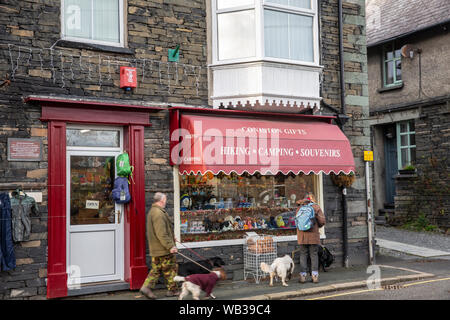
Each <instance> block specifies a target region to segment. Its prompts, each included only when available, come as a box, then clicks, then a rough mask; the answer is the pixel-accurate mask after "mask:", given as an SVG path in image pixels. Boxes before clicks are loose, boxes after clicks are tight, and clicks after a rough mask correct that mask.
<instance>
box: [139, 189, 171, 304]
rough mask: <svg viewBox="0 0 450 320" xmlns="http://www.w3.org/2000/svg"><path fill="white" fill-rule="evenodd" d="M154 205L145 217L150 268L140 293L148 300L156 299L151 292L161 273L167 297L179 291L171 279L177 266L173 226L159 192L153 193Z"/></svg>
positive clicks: (165, 198) (161, 194)
mask: <svg viewBox="0 0 450 320" xmlns="http://www.w3.org/2000/svg"><path fill="white" fill-rule="evenodd" d="M153 200H154V203H153V205H152V208H151V209H150V212H149V213H148V215H147V238H148V247H149V250H150V256H151V257H152V268H151V270H150V272H149V274H148V276H147V279H145V281H144V284H143V285H142V287H141V289H140V292H141V293H142V294H143V295H145V296H146V297H147V298H149V299H156V296H155V295H154V293H153V292H152V289H154V288H155V285H156V283H157V281H158V279H159V275H160V273H161V272H162V274H163V276H164V279H165V281H166V283H167V289H168V292H167V294H166V296H167V297H173V296H178V295H179V291H178V289H177V284H176V282H175V281H173V278H174V277H175V276H176V275H177V272H178V264H177V262H176V257H175V255H174V253H177V252H178V250H177V247H176V245H175V238H174V235H173V224H172V222H171V221H170V218H169V215H168V214H167V212H166V211H165V210H164V208H165V207H166V201H167V197H166V195H165V194H163V193H161V192H157V193H155V196H154V197H153Z"/></svg>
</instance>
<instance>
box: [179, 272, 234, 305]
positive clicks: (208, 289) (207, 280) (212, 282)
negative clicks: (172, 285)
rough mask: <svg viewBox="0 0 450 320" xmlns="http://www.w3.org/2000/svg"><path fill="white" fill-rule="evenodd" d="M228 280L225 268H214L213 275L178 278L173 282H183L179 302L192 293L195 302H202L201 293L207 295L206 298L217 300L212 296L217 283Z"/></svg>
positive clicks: (192, 275)
mask: <svg viewBox="0 0 450 320" xmlns="http://www.w3.org/2000/svg"><path fill="white" fill-rule="evenodd" d="M226 278H227V276H226V274H225V271H224V270H223V268H214V269H213V271H212V272H211V273H207V274H191V275H189V276H187V277H181V276H176V277H174V278H173V280H174V281H177V282H183V285H182V286H181V293H180V296H179V297H178V300H183V298H184V297H186V296H187V295H188V294H189V292H190V293H192V298H194V300H200V292H201V291H204V292H205V293H206V297H211V298H213V299H215V298H216V297H215V296H214V295H213V294H212V291H213V289H214V287H215V286H216V283H217V281H219V280H225V279H226Z"/></svg>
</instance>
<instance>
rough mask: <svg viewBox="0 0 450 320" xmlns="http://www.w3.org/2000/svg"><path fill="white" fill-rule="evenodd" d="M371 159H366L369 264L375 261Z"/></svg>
mask: <svg viewBox="0 0 450 320" xmlns="http://www.w3.org/2000/svg"><path fill="white" fill-rule="evenodd" d="M369 170H370V169H369V161H366V195H367V229H368V237H369V264H374V263H375V257H374V253H373V217H372V210H371V208H370V172H369Z"/></svg>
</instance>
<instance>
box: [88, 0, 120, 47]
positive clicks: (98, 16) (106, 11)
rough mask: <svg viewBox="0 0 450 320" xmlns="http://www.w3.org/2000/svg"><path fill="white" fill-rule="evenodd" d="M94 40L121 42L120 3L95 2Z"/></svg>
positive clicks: (109, 1) (101, 0) (110, 1)
mask: <svg viewBox="0 0 450 320" xmlns="http://www.w3.org/2000/svg"><path fill="white" fill-rule="evenodd" d="M93 8H94V12H93V15H94V19H93V20H94V40H101V41H108V42H119V41H120V39H119V34H120V32H119V1H118V0H95V1H94V2H93Z"/></svg>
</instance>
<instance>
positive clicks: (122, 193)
mask: <svg viewBox="0 0 450 320" xmlns="http://www.w3.org/2000/svg"><path fill="white" fill-rule="evenodd" d="M111 197H112V199H113V200H114V201H115V202H116V203H128V202H130V200H131V195H130V190H129V189H128V179H127V178H125V177H117V178H116V180H114V189H113V190H112V193H111Z"/></svg>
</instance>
